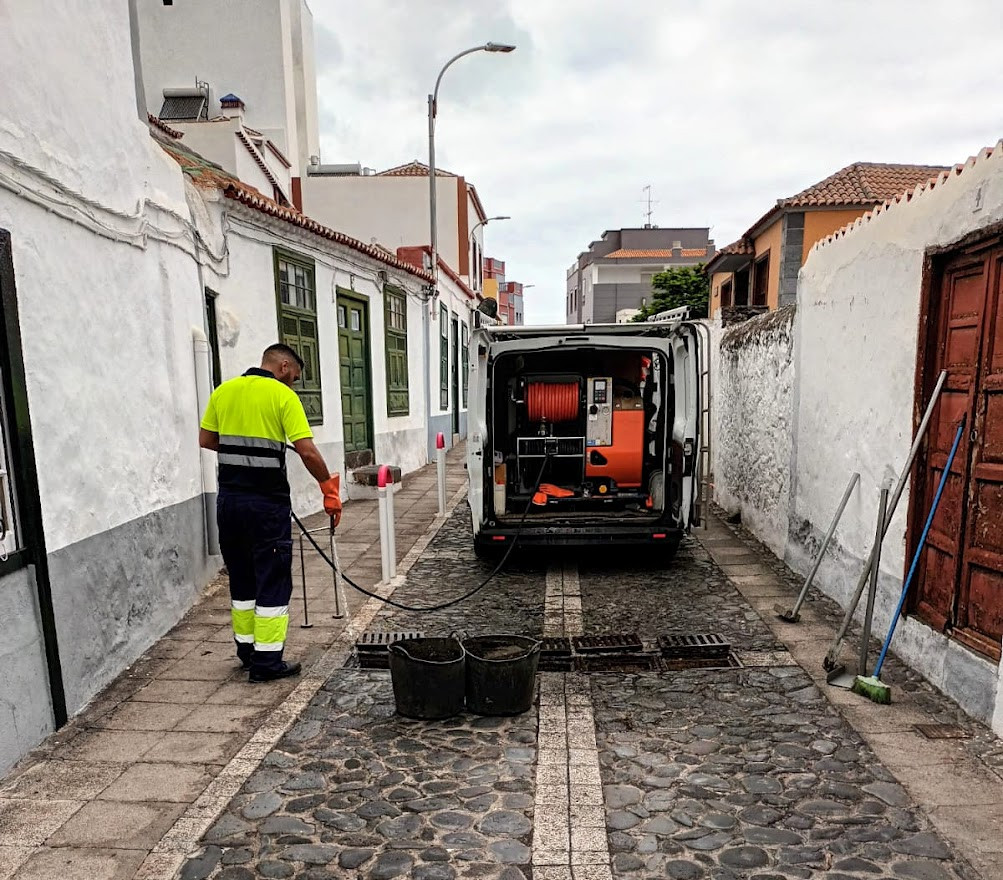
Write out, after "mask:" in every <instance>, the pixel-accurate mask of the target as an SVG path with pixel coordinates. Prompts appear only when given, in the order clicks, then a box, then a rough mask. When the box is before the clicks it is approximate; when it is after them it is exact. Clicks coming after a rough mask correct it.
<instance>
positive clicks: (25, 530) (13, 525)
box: [0, 229, 48, 582]
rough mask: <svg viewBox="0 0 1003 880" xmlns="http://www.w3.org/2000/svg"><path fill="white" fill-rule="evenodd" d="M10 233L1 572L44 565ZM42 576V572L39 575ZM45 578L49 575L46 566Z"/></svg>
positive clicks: (1, 426)
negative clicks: (7, 538)
mask: <svg viewBox="0 0 1003 880" xmlns="http://www.w3.org/2000/svg"><path fill="white" fill-rule="evenodd" d="M12 250H13V249H12V244H11V236H10V233H9V232H7V230H5V229H0V296H2V302H0V339H2V341H3V345H2V346H0V468H2V469H3V470H4V471H6V474H7V476H6V479H5V480H2V481H0V482H2V483H3V484H4V485H3V486H2V487H0V492H3V494H4V498H3V514H4V517H5V522H6V524H7V527H8V530H9V533H11V534H12V535H13V540H12V541H8V542H7V543H8V545H12V546H8V549H5V550H3V551H0V556H5V557H6V558H3V559H0V576H4V575H7V574H10V573H11V572H14V571H18V570H19V569H22V568H24V567H26V566H27V565H29V564H31V563H34V564H35V565H36V566H37V567H39V569H41V567H42V566H43V565H45V540H44V533H43V531H42V510H41V503H40V500H39V494H38V470H37V466H36V463H35V447H34V440H33V438H32V432H31V418H30V415H29V410H28V389H27V380H26V378H25V371H24V357H23V354H22V348H21V328H20V318H19V315H18V307H17V293H16V290H15V286H14V263H13V253H12ZM41 576H42V573H41V571H39V577H41ZM44 577H45V578H46V582H47V578H48V574H47V567H46V573H45V574H44Z"/></svg>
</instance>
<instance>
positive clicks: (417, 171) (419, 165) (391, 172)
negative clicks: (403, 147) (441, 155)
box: [376, 159, 458, 177]
mask: <svg viewBox="0 0 1003 880" xmlns="http://www.w3.org/2000/svg"><path fill="white" fill-rule="evenodd" d="M376 176H377V177H428V165H426V164H425V163H424V162H419V161H418V160H417V159H415V160H414V161H413V162H406V163H404V164H403V165H397V166H395V167H394V168H388V169H387V170H386V171H380V172H377V174H376ZM435 176H436V177H457V176H458V175H456V174H453V172H452V171H446V170H445V169H444V168H436V169H435Z"/></svg>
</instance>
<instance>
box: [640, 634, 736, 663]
mask: <svg viewBox="0 0 1003 880" xmlns="http://www.w3.org/2000/svg"><path fill="white" fill-rule="evenodd" d="M658 647H659V648H660V649H661V651H662V656H663V657H664V658H665V659H666V660H682V659H686V658H694V659H701V658H722V659H723V658H726V657H727V656H728V653H729V652H730V651H731V644H730V643H729V642H726V641H725V640H724V639H723V638H722V637H721V636H719V635H718V634H717V633H669V634H667V635H662V636H659V637H658Z"/></svg>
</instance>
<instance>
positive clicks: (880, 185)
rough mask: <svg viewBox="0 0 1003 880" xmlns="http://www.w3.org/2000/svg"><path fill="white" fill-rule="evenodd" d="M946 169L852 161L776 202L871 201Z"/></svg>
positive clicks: (794, 204) (797, 204)
mask: <svg viewBox="0 0 1003 880" xmlns="http://www.w3.org/2000/svg"><path fill="white" fill-rule="evenodd" d="M946 170H947V168H946V167H945V166H943V165H889V164H886V163H882V162H854V163H853V164H852V165H847V166H846V167H845V168H841V169H840V170H839V171H837V172H836V173H835V174H830V175H829V176H828V177H827V178H825V180H820V181H819V182H818V183H815V184H812V185H811V186H809V187H808V188H807V189H803V190H801V192H799V193H797V194H796V195H793V196H791V197H790V198H786V199H781V200H780V202H779V204H778V206H779V207H792V208H793V207H796V208H800V207H809V206H815V205H820V206H825V207H830V206H835V205H873V204H877V203H878V202H883V201H885V200H887V199H890V198H894V197H895V196H897V195H899V194H900V193H903V192H905V191H906V190H911V189H915V187H916V186H917V185H919V184H924V183H926V182H927V181H929V180H931V179H933V178H934V177H936V176H937V175H938V174H940V173H941V172H943V171H946Z"/></svg>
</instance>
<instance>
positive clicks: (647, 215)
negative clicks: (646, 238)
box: [641, 183, 658, 229]
mask: <svg viewBox="0 0 1003 880" xmlns="http://www.w3.org/2000/svg"><path fill="white" fill-rule="evenodd" d="M641 192H643V193H645V197H644V198H643V199H641V204H642V205H647V210H646V211H644V228H645V229H651V228H652V227H651V215H652V213H653V211H652V205H657V204H658V199H652V198H651V184H650V183H649V184H647V186H644V187H642V189H641Z"/></svg>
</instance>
